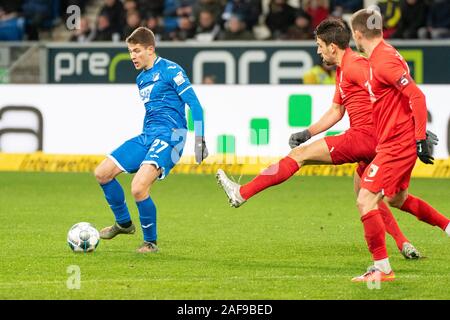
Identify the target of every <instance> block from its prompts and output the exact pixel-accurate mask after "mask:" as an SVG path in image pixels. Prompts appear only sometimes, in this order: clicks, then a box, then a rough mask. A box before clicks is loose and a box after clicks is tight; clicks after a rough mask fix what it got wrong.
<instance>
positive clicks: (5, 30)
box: [0, 0, 25, 41]
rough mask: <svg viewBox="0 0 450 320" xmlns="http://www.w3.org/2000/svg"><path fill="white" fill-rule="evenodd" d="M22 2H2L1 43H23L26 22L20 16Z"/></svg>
mask: <svg viewBox="0 0 450 320" xmlns="http://www.w3.org/2000/svg"><path fill="white" fill-rule="evenodd" d="M21 5H22V3H21V1H6V0H0V41H21V40H23V37H24V33H25V20H24V18H22V17H20V16H19V10H20V8H21Z"/></svg>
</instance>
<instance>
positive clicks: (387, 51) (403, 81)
mask: <svg viewBox="0 0 450 320" xmlns="http://www.w3.org/2000/svg"><path fill="white" fill-rule="evenodd" d="M369 64H370V69H369V82H368V83H367V84H366V86H367V89H368V90H369V93H370V97H371V101H372V103H373V122H374V125H375V132H376V137H377V140H378V147H377V151H381V150H392V148H394V147H395V146H398V145H403V146H404V145H406V144H411V145H412V143H414V144H415V140H422V139H425V131H426V120H427V109H426V105H425V97H424V95H423V93H422V92H421V91H420V89H419V88H417V86H416V85H415V83H414V81H413V80H412V78H411V76H410V75H409V68H408V65H407V63H406V61H405V60H404V59H403V57H402V56H401V55H400V54H399V53H398V52H397V50H395V49H394V48H393V47H392V46H391V45H389V44H387V43H386V42H385V41H381V42H380V43H379V44H378V45H377V46H376V47H375V49H374V50H373V52H372V55H371V56H370V58H369Z"/></svg>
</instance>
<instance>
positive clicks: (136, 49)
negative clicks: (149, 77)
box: [128, 43, 155, 70]
mask: <svg viewBox="0 0 450 320" xmlns="http://www.w3.org/2000/svg"><path fill="white" fill-rule="evenodd" d="M154 51H155V49H154V48H153V47H152V46H148V47H145V46H143V45H142V44H132V43H129V44H128V52H129V53H130V57H131V61H132V62H133V64H134V67H135V68H136V69H137V70H140V69H143V68H146V67H147V66H150V65H151V61H152V60H151V59H152V55H153V53H154Z"/></svg>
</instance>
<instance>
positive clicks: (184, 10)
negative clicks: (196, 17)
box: [175, 0, 196, 17]
mask: <svg viewBox="0 0 450 320" xmlns="http://www.w3.org/2000/svg"><path fill="white" fill-rule="evenodd" d="M195 2H196V0H175V10H176V11H175V14H176V15H177V16H179V17H181V16H192V13H193V7H194V4H195Z"/></svg>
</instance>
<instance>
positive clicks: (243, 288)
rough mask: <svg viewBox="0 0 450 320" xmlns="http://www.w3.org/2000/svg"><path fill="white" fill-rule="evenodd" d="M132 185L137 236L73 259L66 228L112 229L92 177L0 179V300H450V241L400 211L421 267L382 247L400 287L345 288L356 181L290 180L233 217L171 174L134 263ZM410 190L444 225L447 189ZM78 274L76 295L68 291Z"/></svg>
mask: <svg viewBox="0 0 450 320" xmlns="http://www.w3.org/2000/svg"><path fill="white" fill-rule="evenodd" d="M131 178H132V176H130V175H123V176H120V177H119V181H120V182H121V183H122V185H123V186H124V189H125V192H126V197H127V202H128V205H129V208H130V211H131V214H132V218H133V219H134V221H135V222H136V224H137V227H138V230H137V231H138V232H137V233H136V234H134V235H131V236H130V235H121V236H119V237H117V238H115V239H113V240H109V241H106V240H102V241H101V242H100V244H99V246H98V248H97V250H96V251H95V252H94V253H90V254H76V253H73V252H72V251H71V250H70V249H69V246H68V245H67V243H66V234H67V231H68V230H69V228H70V227H71V226H72V225H73V224H75V223H76V222H80V221H88V222H91V223H93V224H94V225H95V226H96V227H97V229H101V228H102V227H104V226H106V225H109V224H111V223H112V222H113V215H112V213H111V212H110V209H109V207H108V206H107V204H106V202H105V199H104V198H103V194H102V192H101V189H100V187H99V186H98V185H97V183H96V181H95V179H94V177H93V175H92V174H70V173H66V174H59V173H0V181H1V184H0V195H1V201H0V202H1V203H0V210H1V214H0V229H1V232H0V241H1V244H2V245H1V250H0V299H161V300H163V299H224V300H226V299H450V291H449V289H448V288H450V250H449V247H450V239H449V238H448V237H447V236H446V235H445V234H444V232H442V231H441V230H440V229H438V228H437V227H430V226H428V225H426V224H424V223H422V222H419V221H417V220H416V219H415V218H414V217H412V216H411V215H409V214H407V213H402V212H400V211H397V210H394V215H395V216H396V217H397V218H398V221H399V224H400V227H401V228H402V230H403V231H404V233H405V234H406V236H407V237H408V238H409V239H410V240H411V242H412V243H413V244H414V245H415V246H416V247H417V248H418V249H419V250H420V251H421V252H422V254H424V255H425V256H427V258H426V259H423V260H419V261H407V260H405V259H404V258H403V257H402V256H401V255H400V254H399V252H398V251H397V248H396V246H395V243H394V241H393V240H392V239H391V238H390V237H389V236H387V245H388V251H389V253H390V261H391V265H392V267H393V268H394V270H395V272H396V275H397V280H396V281H395V282H393V283H382V284H381V287H380V288H379V289H376V288H375V289H370V288H368V286H367V285H366V284H355V283H351V282H350V279H351V278H352V277H353V276H357V275H360V274H361V273H362V272H364V271H365V269H366V268H367V267H368V266H369V264H370V262H371V261H370V260H371V259H370V255H369V252H368V250H367V247H366V244H365V240H364V237H363V228H362V224H361V222H360V219H359V215H358V212H357V210H356V207H355V200H354V195H353V192H352V190H353V189H352V179H351V178H344V177H342V178H339V177H295V178H292V179H291V180H289V181H287V182H286V183H284V184H282V185H279V186H276V187H273V188H271V189H270V190H267V191H266V192H264V193H262V194H259V195H257V196H256V197H255V198H253V199H252V200H251V201H249V202H248V203H247V204H245V205H244V206H243V207H241V208H239V209H233V208H230V207H229V206H228V203H227V201H226V197H225V194H224V193H223V191H222V190H221V189H220V188H219V187H218V186H217V184H216V181H215V178H214V176H212V175H181V174H179V175H175V174H173V175H170V176H169V177H168V178H167V179H166V180H165V181H162V182H157V183H156V184H155V186H154V188H153V189H152V192H151V194H152V196H153V199H154V200H155V202H156V205H157V208H158V234H159V246H160V249H161V250H160V252H159V253H157V254H148V255H141V254H138V253H136V252H135V249H136V248H137V247H138V246H139V245H140V243H141V241H142V233H141V231H140V225H139V218H138V213H137V209H136V206H135V204H134V202H133V199H132V197H131V194H130V191H129V190H130V183H131ZM249 179H250V177H244V178H243V179H242V181H241V182H246V181H248V180H249ZM410 191H411V193H413V194H415V195H417V196H420V197H422V198H424V199H425V200H427V201H428V202H429V203H431V204H432V205H433V206H434V207H435V208H437V209H438V210H440V211H441V212H443V213H444V214H446V215H450V202H449V191H450V180H435V179H413V180H412V183H411V187H410ZM73 265H75V266H78V267H79V268H80V288H79V289H69V288H68V287H67V281H68V280H70V279H71V278H70V277H71V276H73V274H72V273H68V271H70V269H68V268H69V267H70V266H73Z"/></svg>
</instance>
